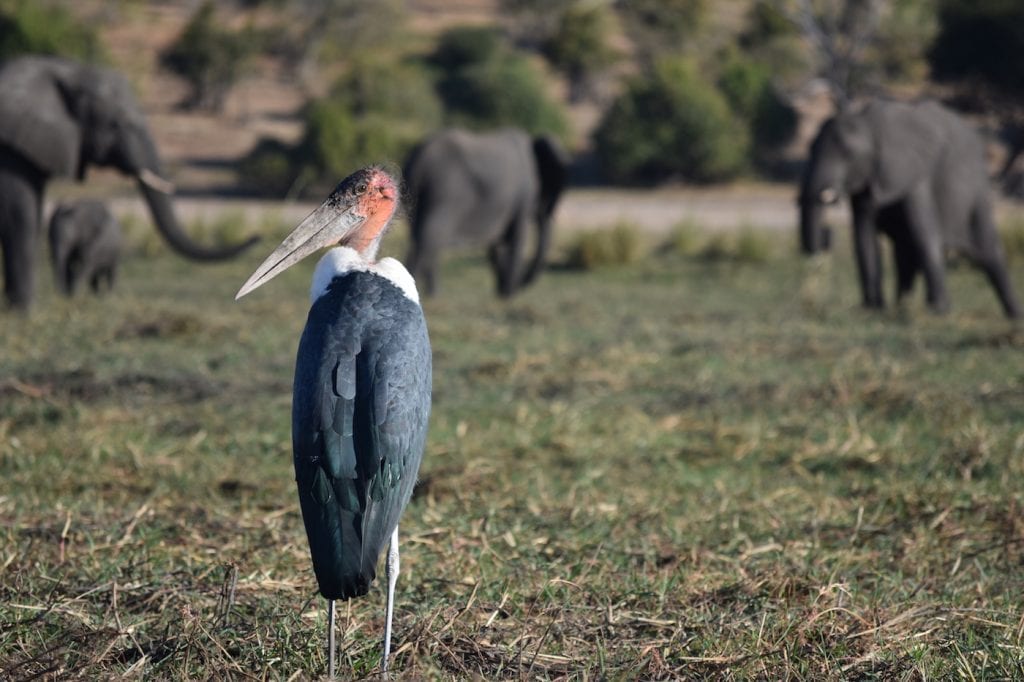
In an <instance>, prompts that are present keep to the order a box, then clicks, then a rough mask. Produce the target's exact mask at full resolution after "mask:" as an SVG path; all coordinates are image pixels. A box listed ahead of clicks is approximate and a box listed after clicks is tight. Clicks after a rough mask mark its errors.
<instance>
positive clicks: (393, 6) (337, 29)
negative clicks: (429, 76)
mask: <svg viewBox="0 0 1024 682" xmlns="http://www.w3.org/2000/svg"><path fill="white" fill-rule="evenodd" d="M288 7H289V8H290V9H291V14H292V18H291V19H289V20H288V21H287V22H285V25H284V26H283V27H282V33H283V34H286V35H294V39H292V40H290V42H289V44H288V45H282V46H280V47H281V48H282V49H284V50H285V51H286V56H287V57H288V60H289V61H290V62H291V64H292V66H293V68H295V69H296V70H301V69H302V68H303V67H308V66H312V65H315V64H333V63H337V62H343V61H346V60H349V59H359V58H365V57H366V56H367V55H375V56H376V57H378V58H384V59H389V58H394V57H396V55H397V54H398V53H400V52H402V51H403V50H404V47H405V46H404V44H403V41H404V39H405V36H406V25H405V18H406V11H405V2H404V0H374V2H366V1H365V0H292V1H291V2H289V3H288ZM295 26H297V27H298V31H297V32H296V31H295V30H294V28H293V27H295Z"/></svg>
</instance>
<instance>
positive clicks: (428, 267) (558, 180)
mask: <svg viewBox="0 0 1024 682" xmlns="http://www.w3.org/2000/svg"><path fill="white" fill-rule="evenodd" d="M404 175H405V182H406V186H407V193H408V195H409V198H410V204H411V215H410V227H411V233H412V244H411V246H410V249H409V255H408V258H407V261H406V265H407V266H408V267H409V270H410V272H411V273H412V275H413V277H415V278H416V280H417V282H419V283H420V286H421V288H422V290H423V291H424V292H425V293H426V294H427V295H432V294H434V293H435V291H436V288H437V274H436V270H437V263H438V258H439V257H440V255H441V252H442V251H443V250H444V249H446V248H450V247H456V246H478V245H486V246H487V247H488V256H489V258H490V262H491V266H492V268H493V269H494V274H495V277H496V279H497V289H498V294H499V295H500V296H503V297H508V296H511V295H513V294H514V293H516V292H517V291H518V290H519V289H521V288H522V287H524V286H526V285H528V284H530V283H531V282H532V281H533V280H534V279H535V278H536V276H537V275H538V274H539V273H540V271H541V270H542V269H543V267H544V261H545V258H546V257H547V250H548V247H549V245H550V241H551V216H552V214H553V213H554V210H555V205H556V203H557V202H558V198H559V196H560V195H561V193H562V190H563V189H564V188H565V184H566V178H567V175H568V173H567V170H566V159H565V156H564V153H563V152H562V150H561V149H560V148H559V146H558V144H557V143H556V142H554V140H552V139H550V138H548V137H531V136H530V135H528V134H527V133H525V132H523V131H521V130H516V129H511V128H509V129H504V130H499V131H495V132H488V133H474V132H469V131H465V130H458V129H447V130H442V131H440V132H438V133H435V134H434V135H433V136H431V137H430V138H428V139H427V140H426V141H424V142H423V143H422V144H421V145H420V146H419V147H417V148H416V149H414V150H413V152H412V153H411V154H410V155H409V158H408V160H407V161H406V164H405V169H404ZM534 224H535V225H536V227H537V245H536V252H535V253H534V255H533V257H532V259H530V262H529V263H525V262H524V260H525V251H526V241H527V238H528V237H529V231H530V229H531V226H532V225H534Z"/></svg>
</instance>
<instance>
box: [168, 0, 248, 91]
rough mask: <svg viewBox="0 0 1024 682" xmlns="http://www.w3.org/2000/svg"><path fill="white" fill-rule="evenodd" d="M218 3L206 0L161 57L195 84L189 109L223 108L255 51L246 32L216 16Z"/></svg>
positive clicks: (176, 71) (190, 83)
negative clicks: (232, 27)
mask: <svg viewBox="0 0 1024 682" xmlns="http://www.w3.org/2000/svg"><path fill="white" fill-rule="evenodd" d="M215 13H216V5H215V3H214V2H213V0H206V2H204V3H203V4H202V5H200V6H199V8H198V9H197V10H196V12H195V14H193V15H192V18H191V19H190V20H189V22H188V24H186V25H185V29H184V30H183V31H182V33H181V35H180V36H179V37H178V39H177V40H176V41H174V43H173V44H172V45H171V46H170V47H169V48H167V50H165V51H164V52H163V54H162V55H161V56H160V62H161V64H162V65H163V66H165V67H166V68H168V69H170V70H171V71H173V72H174V73H176V74H178V75H180V76H182V77H183V78H184V79H185V80H187V81H188V83H189V85H191V86H192V92H191V94H190V95H189V97H188V99H187V100H186V101H185V102H183V104H182V105H183V106H184V107H185V108H187V109H206V110H209V111H220V110H221V109H222V108H223V106H224V100H225V98H226V97H227V94H228V92H229V91H230V90H231V88H232V87H233V86H234V85H235V84H236V83H237V82H238V80H239V79H240V78H241V76H242V69H243V65H244V63H245V60H246V59H247V58H248V57H249V56H250V55H251V53H252V52H253V49H252V47H253V45H252V40H251V36H249V35H248V34H247V32H245V31H241V32H238V31H229V30H228V29H225V28H223V27H222V26H221V25H220V24H219V23H218V22H217V18H216V16H215Z"/></svg>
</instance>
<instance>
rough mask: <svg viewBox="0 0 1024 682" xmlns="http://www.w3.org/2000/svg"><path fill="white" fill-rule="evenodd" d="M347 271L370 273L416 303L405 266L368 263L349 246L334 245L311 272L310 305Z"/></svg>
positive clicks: (387, 260)
mask: <svg viewBox="0 0 1024 682" xmlns="http://www.w3.org/2000/svg"><path fill="white" fill-rule="evenodd" d="M350 272H372V273H373V274H375V275H378V276H380V277H383V278H384V279H386V280H388V281H389V282H391V283H392V284H394V285H395V286H396V287H398V288H399V289H400V290H401V292H402V293H403V294H404V295H405V297H406V298H408V299H409V300H410V301H412V302H413V303H417V304H418V303H419V302H420V296H419V293H418V292H417V291H416V282H415V280H413V278H412V275H410V274H409V271H408V270H406V269H405V266H404V265H402V264H401V263H399V262H398V261H397V260H395V259H394V258H381V259H380V260H379V261H376V262H374V261H368V260H365V259H364V258H363V257H362V256H360V255H359V252H358V251H356V250H355V249H353V248H351V247H349V246H338V247H335V248H333V249H331V250H330V251H328V252H327V253H325V254H324V255H323V258H321V259H320V262H319V263H317V264H316V270H314V271H313V286H312V287H311V288H310V290H309V298H310V301H311V302H316V300H317V299H318V298H320V297H321V296H323V295H324V294H325V293H327V287H329V286H330V284H331V280H332V279H334V278H335V277H339V276H341V275H347V274H348V273H350Z"/></svg>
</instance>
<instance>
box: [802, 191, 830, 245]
mask: <svg viewBox="0 0 1024 682" xmlns="http://www.w3.org/2000/svg"><path fill="white" fill-rule="evenodd" d="M824 222H825V205H824V204H822V203H820V202H817V201H814V200H812V199H806V198H804V197H801V198H800V250H801V251H803V252H804V253H805V254H807V255H813V254H815V253H818V252H820V251H828V250H829V247H830V246H831V245H832V243H831V242H832V232H831V230H829V228H828V227H827V226H826V225H825V224H824Z"/></svg>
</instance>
